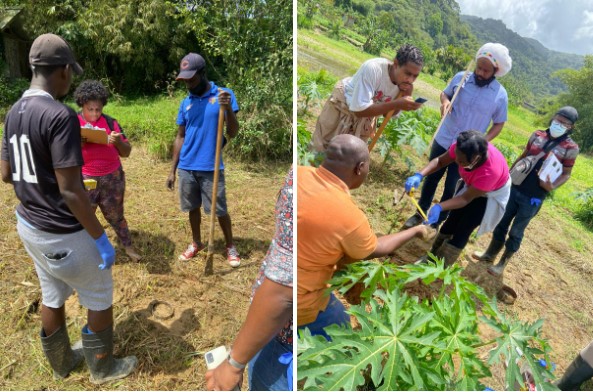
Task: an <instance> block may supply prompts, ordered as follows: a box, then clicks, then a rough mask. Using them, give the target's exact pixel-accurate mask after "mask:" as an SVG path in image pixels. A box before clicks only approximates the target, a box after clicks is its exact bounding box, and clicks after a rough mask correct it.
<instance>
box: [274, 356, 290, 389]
mask: <svg viewBox="0 0 593 392" xmlns="http://www.w3.org/2000/svg"><path fill="white" fill-rule="evenodd" d="M278 362H280V363H281V364H283V365H288V367H287V368H286V380H287V381H288V390H289V391H292V390H293V388H292V353H284V354H282V355H281V356H280V358H278Z"/></svg>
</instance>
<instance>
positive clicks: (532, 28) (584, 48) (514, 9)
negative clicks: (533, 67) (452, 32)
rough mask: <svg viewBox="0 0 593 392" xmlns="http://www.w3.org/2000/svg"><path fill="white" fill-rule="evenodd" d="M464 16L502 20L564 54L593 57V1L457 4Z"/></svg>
mask: <svg viewBox="0 0 593 392" xmlns="http://www.w3.org/2000/svg"><path fill="white" fill-rule="evenodd" d="M457 3H459V6H460V7H461V13H462V14H466V15H475V16H479V17H481V18H492V19H499V20H502V21H503V22H504V24H506V26H507V28H509V29H511V30H513V31H515V32H516V33H518V34H519V35H521V36H523V37H530V38H535V39H537V40H538V41H539V42H541V43H542V44H543V45H544V46H545V47H547V48H548V49H552V50H557V51H560V52H567V53H576V54H593V0H569V1H567V0H457Z"/></svg>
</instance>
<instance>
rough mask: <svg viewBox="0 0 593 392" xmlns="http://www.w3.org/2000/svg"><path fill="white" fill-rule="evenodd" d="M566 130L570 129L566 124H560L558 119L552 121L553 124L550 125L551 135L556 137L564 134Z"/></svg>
mask: <svg viewBox="0 0 593 392" xmlns="http://www.w3.org/2000/svg"><path fill="white" fill-rule="evenodd" d="M566 131H568V129H567V128H566V127H565V126H564V125H562V124H560V123H559V122H558V121H552V124H551V125H550V136H552V137H553V138H554V139H556V138H558V137H560V136H562V135H564V134H565V133H566Z"/></svg>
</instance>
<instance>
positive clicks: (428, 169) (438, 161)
mask: <svg viewBox="0 0 593 392" xmlns="http://www.w3.org/2000/svg"><path fill="white" fill-rule="evenodd" d="M454 161H455V160H454V159H453V158H451V156H450V155H449V151H445V152H444V153H443V154H441V155H439V156H438V157H436V158H434V159H433V160H431V161H430V162H428V164H427V165H426V166H424V167H423V168H422V170H420V171H419V172H418V173H420V174H422V176H423V177H426V176H427V175H429V174H432V173H434V172H435V171H437V170H439V169H442V168H444V167H447V166H449V165H450V164H451V163H453V162H454Z"/></svg>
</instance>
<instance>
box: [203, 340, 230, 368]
mask: <svg viewBox="0 0 593 392" xmlns="http://www.w3.org/2000/svg"><path fill="white" fill-rule="evenodd" d="M228 356H229V352H228V350H227V348H226V347H225V346H220V347H216V348H215V349H214V350H210V351H208V352H207V353H206V354H205V355H204V359H205V360H206V368H208V370H211V369H216V368H217V367H218V365H220V364H221V363H222V361H224V360H225V359H227V357H228Z"/></svg>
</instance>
